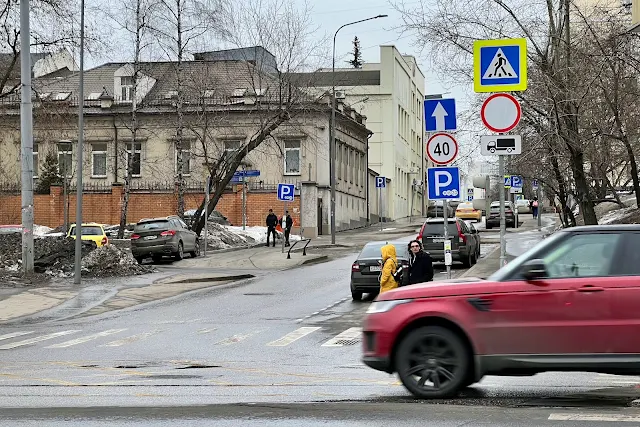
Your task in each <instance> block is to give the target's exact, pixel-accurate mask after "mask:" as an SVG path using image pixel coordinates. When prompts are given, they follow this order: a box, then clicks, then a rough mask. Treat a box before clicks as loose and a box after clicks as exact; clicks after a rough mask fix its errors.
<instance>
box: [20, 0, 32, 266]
mask: <svg viewBox="0 0 640 427" xmlns="http://www.w3.org/2000/svg"><path fill="white" fill-rule="evenodd" d="M30 37H31V31H30V29H29V1H26V0H23V1H21V2H20V80H21V84H22V88H21V91H20V95H21V97H20V154H21V155H20V166H21V172H22V173H21V179H22V197H21V198H22V201H21V203H22V271H23V272H24V273H33V106H32V104H31V39H30Z"/></svg>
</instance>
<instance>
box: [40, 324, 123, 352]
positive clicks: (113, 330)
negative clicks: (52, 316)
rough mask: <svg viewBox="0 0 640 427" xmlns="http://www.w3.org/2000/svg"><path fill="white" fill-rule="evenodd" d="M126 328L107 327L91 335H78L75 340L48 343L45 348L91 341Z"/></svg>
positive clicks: (63, 346)
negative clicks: (105, 329) (107, 328)
mask: <svg viewBox="0 0 640 427" xmlns="http://www.w3.org/2000/svg"><path fill="white" fill-rule="evenodd" d="M126 330H127V329H126V328H125V329H109V330H107V331H102V332H98V333H97V334H92V335H87V336H86V337H80V338H77V339H75V340H71V341H66V342H63V343H60V344H54V345H50V346H48V347H46V348H65V347H71V346H72V345H77V344H82V343H85V342H87V341H93V340H95V339H98V338H101V337H106V336H108V335H113V334H117V333H120V332H124V331H126Z"/></svg>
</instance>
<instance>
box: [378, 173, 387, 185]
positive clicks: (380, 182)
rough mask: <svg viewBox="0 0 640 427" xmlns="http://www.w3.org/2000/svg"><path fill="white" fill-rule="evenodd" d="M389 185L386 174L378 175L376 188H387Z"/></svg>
mask: <svg viewBox="0 0 640 427" xmlns="http://www.w3.org/2000/svg"><path fill="white" fill-rule="evenodd" d="M386 185H387V178H385V177H384V176H376V188H385V187H386Z"/></svg>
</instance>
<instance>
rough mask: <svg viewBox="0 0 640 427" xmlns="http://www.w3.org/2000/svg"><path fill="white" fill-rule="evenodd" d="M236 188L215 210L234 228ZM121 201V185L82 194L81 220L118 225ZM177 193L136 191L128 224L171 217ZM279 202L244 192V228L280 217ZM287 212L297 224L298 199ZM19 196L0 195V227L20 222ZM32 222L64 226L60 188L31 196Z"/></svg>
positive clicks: (72, 211)
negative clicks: (269, 214) (100, 191)
mask: <svg viewBox="0 0 640 427" xmlns="http://www.w3.org/2000/svg"><path fill="white" fill-rule="evenodd" d="M240 189H241V187H240V186H237V187H235V188H234V189H233V190H232V191H229V192H227V193H225V194H224V195H223V196H222V198H221V199H220V201H219V202H218V205H217V206H216V210H218V211H219V212H221V213H222V214H223V215H224V216H226V217H227V218H228V219H229V221H230V222H231V223H232V224H233V225H242V191H240ZM202 197H203V196H202V194H201V193H199V194H198V193H187V194H185V207H186V209H195V208H197V207H198V206H199V205H200V203H201V202H202ZM68 201H69V221H70V222H75V218H76V196H75V192H74V193H73V194H70V195H69V198H68ZM121 202H122V186H120V185H114V186H112V187H111V191H107V192H102V193H85V194H83V196H82V206H83V209H82V220H83V221H84V222H97V223H101V224H118V223H119V222H120V209H121V206H122V204H121ZM176 206H177V194H175V193H171V192H167V193H149V192H142V191H136V192H132V193H131V197H130V199H129V212H128V215H127V221H128V222H136V221H138V220H140V219H141V218H152V217H160V216H167V215H173V214H175V212H176ZM282 207H283V205H282V202H279V201H278V200H277V196H276V193H275V191H273V192H272V191H264V190H260V191H247V225H250V226H251V225H265V224H264V222H265V218H266V216H267V214H268V213H269V209H270V208H272V209H273V210H274V212H275V213H276V215H278V217H280V216H281V215H282V213H283V209H282ZM287 209H288V210H289V213H290V214H291V216H293V219H294V223H295V224H296V225H297V224H299V222H300V199H299V198H296V200H295V201H294V202H292V203H287ZM20 212H21V200H20V195H13V194H11V195H6V194H0V224H20V223H21V213H20ZM34 216H35V223H36V224H38V225H46V226H48V227H57V226H59V225H62V224H63V223H64V196H63V194H62V187H58V186H52V187H51V194H46V195H44V194H36V195H34Z"/></svg>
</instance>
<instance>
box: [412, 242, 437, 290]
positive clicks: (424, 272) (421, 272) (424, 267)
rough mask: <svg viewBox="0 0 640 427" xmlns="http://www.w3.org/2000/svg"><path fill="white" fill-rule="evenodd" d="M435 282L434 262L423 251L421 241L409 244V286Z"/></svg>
mask: <svg viewBox="0 0 640 427" xmlns="http://www.w3.org/2000/svg"><path fill="white" fill-rule="evenodd" d="M432 280H433V261H431V256H430V255H429V254H428V253H427V252H424V251H423V250H422V243H420V241H419V240H412V241H411V242H409V284H410V285H414V284H416V283H424V282H430V281H432Z"/></svg>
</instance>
